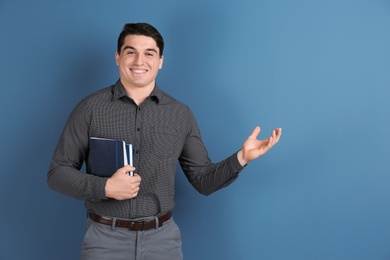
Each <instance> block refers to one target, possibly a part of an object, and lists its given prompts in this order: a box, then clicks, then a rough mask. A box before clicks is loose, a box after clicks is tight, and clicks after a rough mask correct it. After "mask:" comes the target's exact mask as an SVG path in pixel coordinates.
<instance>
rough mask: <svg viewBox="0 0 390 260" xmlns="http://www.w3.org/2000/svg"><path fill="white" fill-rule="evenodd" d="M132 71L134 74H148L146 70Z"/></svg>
mask: <svg viewBox="0 0 390 260" xmlns="http://www.w3.org/2000/svg"><path fill="white" fill-rule="evenodd" d="M130 71H131V72H133V73H134V74H144V73H146V72H148V70H146V69H138V68H130Z"/></svg>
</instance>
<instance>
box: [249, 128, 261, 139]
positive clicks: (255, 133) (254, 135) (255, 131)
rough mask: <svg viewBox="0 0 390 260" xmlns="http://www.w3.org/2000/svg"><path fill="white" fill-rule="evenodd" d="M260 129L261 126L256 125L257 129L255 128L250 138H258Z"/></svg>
mask: <svg viewBox="0 0 390 260" xmlns="http://www.w3.org/2000/svg"><path fill="white" fill-rule="evenodd" d="M260 131H261V129H260V126H256V127H255V129H253V131H252V133H251V135H250V136H249V138H252V139H256V138H257V136H258V135H259V134H260Z"/></svg>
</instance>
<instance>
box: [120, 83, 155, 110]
mask: <svg viewBox="0 0 390 260" xmlns="http://www.w3.org/2000/svg"><path fill="white" fill-rule="evenodd" d="M123 86H124V88H125V91H126V94H127V96H128V97H130V98H132V99H133V100H134V102H135V103H136V104H137V105H138V106H139V105H141V104H142V103H143V102H144V101H145V99H146V98H147V97H149V96H150V93H152V91H153V89H154V84H153V85H150V86H143V87H139V86H125V85H124V84H123Z"/></svg>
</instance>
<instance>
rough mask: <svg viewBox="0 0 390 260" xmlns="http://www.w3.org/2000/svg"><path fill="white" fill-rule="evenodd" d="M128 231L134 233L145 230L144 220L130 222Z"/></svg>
mask: <svg viewBox="0 0 390 260" xmlns="http://www.w3.org/2000/svg"><path fill="white" fill-rule="evenodd" d="M135 225H137V227H135ZM138 225H141V227H139V226H138ZM129 228H130V230H135V231H143V230H144V228H145V220H137V221H134V220H133V221H131V222H130V227H129Z"/></svg>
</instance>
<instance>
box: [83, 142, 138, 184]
mask: <svg viewBox="0 0 390 260" xmlns="http://www.w3.org/2000/svg"><path fill="white" fill-rule="evenodd" d="M89 153H90V165H91V174H93V175H96V176H100V177H111V176H112V175H113V174H114V173H115V172H116V171H117V170H118V169H119V168H121V167H123V166H125V165H131V166H133V146H132V144H127V143H126V142H125V141H121V140H115V139H106V138H97V137H91V140H90V150H89ZM129 175H132V173H129Z"/></svg>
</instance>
